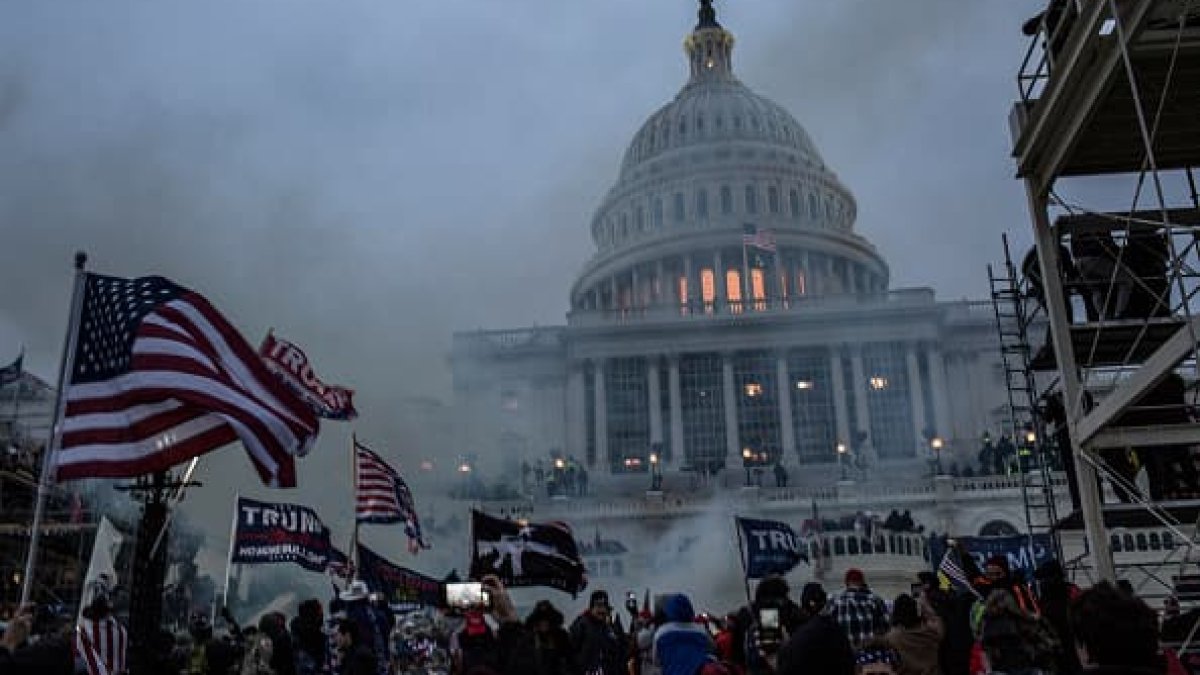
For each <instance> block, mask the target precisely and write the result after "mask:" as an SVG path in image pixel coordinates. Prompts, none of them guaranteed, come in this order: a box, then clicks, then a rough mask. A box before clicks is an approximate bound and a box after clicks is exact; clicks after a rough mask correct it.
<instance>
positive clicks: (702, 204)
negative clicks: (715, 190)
mask: <svg viewBox="0 0 1200 675" xmlns="http://www.w3.org/2000/svg"><path fill="white" fill-rule="evenodd" d="M696 217H697V218H707V217H708V190H705V189H704V188H700V189H699V190H697V191H696Z"/></svg>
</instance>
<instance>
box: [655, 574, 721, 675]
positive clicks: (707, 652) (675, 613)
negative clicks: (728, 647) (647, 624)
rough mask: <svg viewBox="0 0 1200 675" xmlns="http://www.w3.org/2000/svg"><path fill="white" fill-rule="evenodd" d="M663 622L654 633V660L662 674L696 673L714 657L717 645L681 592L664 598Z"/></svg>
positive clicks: (690, 602)
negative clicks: (697, 621) (698, 621)
mask: <svg viewBox="0 0 1200 675" xmlns="http://www.w3.org/2000/svg"><path fill="white" fill-rule="evenodd" d="M662 610H663V619H664V621H663V623H662V624H661V625H659V627H658V630H657V631H655V633H654V663H656V664H658V666H659V668H660V669H661V672H662V675H697V674H698V673H700V672H701V669H703V668H704V667H705V666H706V665H707V664H709V663H711V662H713V661H714V660H715V659H714V657H713V654H714V652H715V650H716V646H715V645H714V643H713V640H712V637H711V636H709V634H708V631H707V630H706V629H705V628H704V627H702V626H700V625H699V624H697V623H696V611H695V609H693V607H692V601H691V600H690V599H689V598H688V597H687V596H686V595H684V594H682V593H672V594H670V595H667V596H664V597H663V603H662Z"/></svg>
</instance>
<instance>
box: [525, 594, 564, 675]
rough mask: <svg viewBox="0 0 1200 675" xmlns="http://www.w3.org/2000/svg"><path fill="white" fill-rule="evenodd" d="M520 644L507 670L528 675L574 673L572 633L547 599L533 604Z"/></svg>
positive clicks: (526, 619)
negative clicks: (564, 626) (514, 660)
mask: <svg viewBox="0 0 1200 675" xmlns="http://www.w3.org/2000/svg"><path fill="white" fill-rule="evenodd" d="M522 635H523V637H522V645H521V646H520V647H519V648H518V649H517V650H516V654H515V655H516V658H517V659H518V660H517V662H515V663H514V664H512V666H511V667H510V670H514V671H519V672H521V673H528V675H576V668H575V654H574V653H573V652H572V651H571V636H570V635H568V634H567V631H566V629H564V628H563V615H562V612H560V611H558V609H556V608H555V607H554V605H553V604H552V603H551V602H550V601H549V600H542V601H540V602H538V603H537V605H535V606H534V608H533V611H532V612H530V613H529V616H527V617H526V618H525V632H524V633H523V634H522Z"/></svg>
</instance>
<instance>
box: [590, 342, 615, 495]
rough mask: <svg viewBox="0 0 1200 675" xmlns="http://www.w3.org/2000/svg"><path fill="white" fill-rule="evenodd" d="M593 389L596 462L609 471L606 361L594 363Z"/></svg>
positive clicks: (595, 361) (599, 360)
mask: <svg viewBox="0 0 1200 675" xmlns="http://www.w3.org/2000/svg"><path fill="white" fill-rule="evenodd" d="M592 363H593V365H594V366H595V367H594V369H593V373H594V374H593V377H592V388H593V391H594V392H595V405H596V414H595V424H596V462H597V463H598V464H599V465H600V467H601V469H603V470H604V471H608V470H609V468H610V467H611V463H610V462H609V459H608V398H607V396H606V394H605V390H604V359H596V360H594V361H593V362H592Z"/></svg>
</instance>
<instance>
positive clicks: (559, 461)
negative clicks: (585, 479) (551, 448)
mask: <svg viewBox="0 0 1200 675" xmlns="http://www.w3.org/2000/svg"><path fill="white" fill-rule="evenodd" d="M566 466H567V463H566V461H565V460H563V458H562V457H558V458H556V459H555V460H554V468H556V469H563V468H566Z"/></svg>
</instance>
